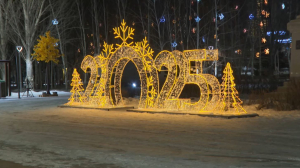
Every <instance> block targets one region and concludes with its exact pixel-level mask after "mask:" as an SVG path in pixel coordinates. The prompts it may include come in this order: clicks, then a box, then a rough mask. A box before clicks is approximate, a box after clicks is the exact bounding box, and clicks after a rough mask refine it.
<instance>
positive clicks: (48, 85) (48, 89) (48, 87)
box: [46, 63, 50, 95]
mask: <svg viewBox="0 0 300 168" xmlns="http://www.w3.org/2000/svg"><path fill="white" fill-rule="evenodd" d="M46 78H47V94H48V95H50V63H47V73H46Z"/></svg>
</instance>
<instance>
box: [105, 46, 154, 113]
mask: <svg viewBox="0 0 300 168" xmlns="http://www.w3.org/2000/svg"><path fill="white" fill-rule="evenodd" d="M129 61H132V62H133V63H134V65H135V67H136V68H137V71H138V73H139V77H140V81H141V95H140V102H139V107H140V108H149V107H151V104H152V103H151V102H148V101H150V100H149V98H150V99H151V98H152V96H153V101H155V99H156V95H154V94H153V95H152V93H150V92H151V90H155V91H156V92H157V91H158V76H157V73H155V69H154V68H153V67H151V69H150V70H147V69H146V68H145V64H146V63H147V62H144V60H143V59H142V58H141V56H140V54H139V53H138V52H137V51H136V49H134V48H132V47H129V46H122V47H120V48H118V49H117V50H116V51H115V52H114V54H112V56H111V58H110V59H109V61H108V63H107V66H108V67H112V68H110V69H108V72H107V79H108V80H107V82H106V88H105V93H106V95H109V96H110V103H111V104H112V105H118V104H120V103H122V93H121V79H122V74H123V71H124V68H125V66H126V65H127V63H128V62H129ZM148 63H149V62H148ZM150 64H151V65H152V60H150ZM113 74H115V76H114V84H113V85H112V84H111V82H112V80H113V79H112V78H113ZM150 79H151V80H150ZM112 88H114V97H115V99H113V94H112V93H111V90H112Z"/></svg>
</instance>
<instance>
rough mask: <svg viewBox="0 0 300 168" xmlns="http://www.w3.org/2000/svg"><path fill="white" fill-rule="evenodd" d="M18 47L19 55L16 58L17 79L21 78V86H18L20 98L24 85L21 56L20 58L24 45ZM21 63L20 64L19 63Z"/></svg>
mask: <svg viewBox="0 0 300 168" xmlns="http://www.w3.org/2000/svg"><path fill="white" fill-rule="evenodd" d="M16 49H17V50H18V57H17V58H16V67H17V79H18V78H19V82H18V83H19V87H18V98H19V99H20V98H21V97H20V91H21V87H22V74H21V58H20V52H21V51H22V50H23V47H22V46H16ZM18 64H19V65H18Z"/></svg>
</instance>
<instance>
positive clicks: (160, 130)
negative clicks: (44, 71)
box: [0, 93, 300, 168]
mask: <svg viewBox="0 0 300 168" xmlns="http://www.w3.org/2000/svg"><path fill="white" fill-rule="evenodd" d="M58 94H59V97H48V98H38V97H35V98H24V99H22V100H18V99H16V98H9V99H3V100H1V99H0V159H1V160H7V161H13V162H16V163H22V164H24V165H28V166H35V167H36V166H38V167H57V168H65V167H66V168H67V167H74V168H79V167H89V168H99V167H100V168H101V167H103V168H108V167H111V168H119V167H128V168H133V167H137V168H143V167H150V168H154V167H159V168H160V167H161V168H162V167H172V168H177V167H178V168H181V167H201V168H205V167H300V115H299V113H300V112H296V111H292V112H276V111H274V112H272V111H270V110H265V111H259V114H260V115H261V116H260V117H256V118H246V119H230V120H227V119H218V118H206V117H198V116H189V115H166V114H145V113H142V114H141V113H130V112H124V111H122V110H119V111H100V110H83V109H68V108H57V105H60V104H63V103H65V102H66V101H67V99H68V95H69V94H67V93H58ZM248 109H249V110H251V109H253V107H249V108H248ZM273 114H274V115H273Z"/></svg>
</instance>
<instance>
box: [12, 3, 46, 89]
mask: <svg viewBox="0 0 300 168" xmlns="http://www.w3.org/2000/svg"><path fill="white" fill-rule="evenodd" d="M9 3H10V5H9V6H10V9H9V11H10V17H11V18H10V22H9V23H10V28H11V30H12V32H13V34H12V38H11V39H12V41H13V42H14V43H15V44H16V45H22V46H23V48H24V50H25V55H24V60H25V62H26V78H27V79H28V80H29V81H30V82H31V83H32V84H33V86H34V81H33V77H34V76H33V66H32V62H33V60H32V56H31V52H32V47H33V46H34V44H35V42H36V39H37V37H38V35H39V32H40V29H41V28H42V26H41V25H42V24H41V23H42V22H45V20H46V19H47V18H48V17H47V16H46V12H47V9H48V7H49V6H46V4H45V3H46V0H20V2H15V1H9Z"/></svg>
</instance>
